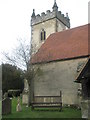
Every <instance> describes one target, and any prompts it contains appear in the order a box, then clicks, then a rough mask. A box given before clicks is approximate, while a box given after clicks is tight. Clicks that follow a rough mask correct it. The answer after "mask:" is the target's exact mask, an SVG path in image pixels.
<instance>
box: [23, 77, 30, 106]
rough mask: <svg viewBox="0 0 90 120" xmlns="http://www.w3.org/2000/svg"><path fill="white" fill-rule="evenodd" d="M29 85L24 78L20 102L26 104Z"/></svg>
mask: <svg viewBox="0 0 90 120" xmlns="http://www.w3.org/2000/svg"><path fill="white" fill-rule="evenodd" d="M28 94H29V85H28V81H27V80H26V79H25V80H24V90H23V93H22V104H28Z"/></svg>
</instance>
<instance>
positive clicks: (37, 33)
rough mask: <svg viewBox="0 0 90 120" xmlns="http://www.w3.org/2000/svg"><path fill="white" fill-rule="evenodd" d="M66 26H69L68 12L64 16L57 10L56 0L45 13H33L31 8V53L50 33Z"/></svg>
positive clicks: (64, 28) (36, 49)
mask: <svg viewBox="0 0 90 120" xmlns="http://www.w3.org/2000/svg"><path fill="white" fill-rule="evenodd" d="M68 28H70V19H69V17H68V13H66V16H64V14H62V13H61V11H58V6H57V3H56V0H54V5H53V7H52V11H50V10H47V11H46V13H44V12H42V13H41V15H39V14H38V15H35V10H34V9H33V13H32V16H31V44H32V51H33V53H36V52H37V51H38V49H39V48H40V46H41V45H42V44H43V43H44V42H45V40H46V39H47V37H48V36H49V35H50V34H52V33H55V32H60V31H63V30H66V29H68Z"/></svg>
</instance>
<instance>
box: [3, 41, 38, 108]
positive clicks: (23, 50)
mask: <svg viewBox="0 0 90 120" xmlns="http://www.w3.org/2000/svg"><path fill="white" fill-rule="evenodd" d="M34 48H35V47H34ZM33 51H34V49H33V48H32V46H30V43H29V42H27V41H26V40H22V39H18V46H17V47H16V48H15V49H13V50H12V54H11V56H10V55H9V53H6V52H3V55H4V56H5V58H6V60H7V62H9V63H11V64H14V65H16V66H17V67H20V68H24V69H25V71H24V73H25V74H24V78H26V79H27V81H28V85H29V96H28V106H30V105H31V101H32V100H33V92H34V79H35V77H36V75H39V73H40V68H39V67H37V68H36V67H34V66H33V65H32V63H30V58H31V55H32V53H33Z"/></svg>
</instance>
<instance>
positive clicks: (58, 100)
mask: <svg viewBox="0 0 90 120" xmlns="http://www.w3.org/2000/svg"><path fill="white" fill-rule="evenodd" d="M51 107H52V108H59V110H60V111H61V110H62V96H61V91H60V96H34V99H33V102H32V103H31V108H32V110H33V109H34V108H51Z"/></svg>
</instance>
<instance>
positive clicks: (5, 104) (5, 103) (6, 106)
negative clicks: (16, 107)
mask: <svg viewBox="0 0 90 120" xmlns="http://www.w3.org/2000/svg"><path fill="white" fill-rule="evenodd" d="M10 113H11V99H10V98H8V97H7V98H4V99H3V100H2V114H3V115H6V114H10Z"/></svg>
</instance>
